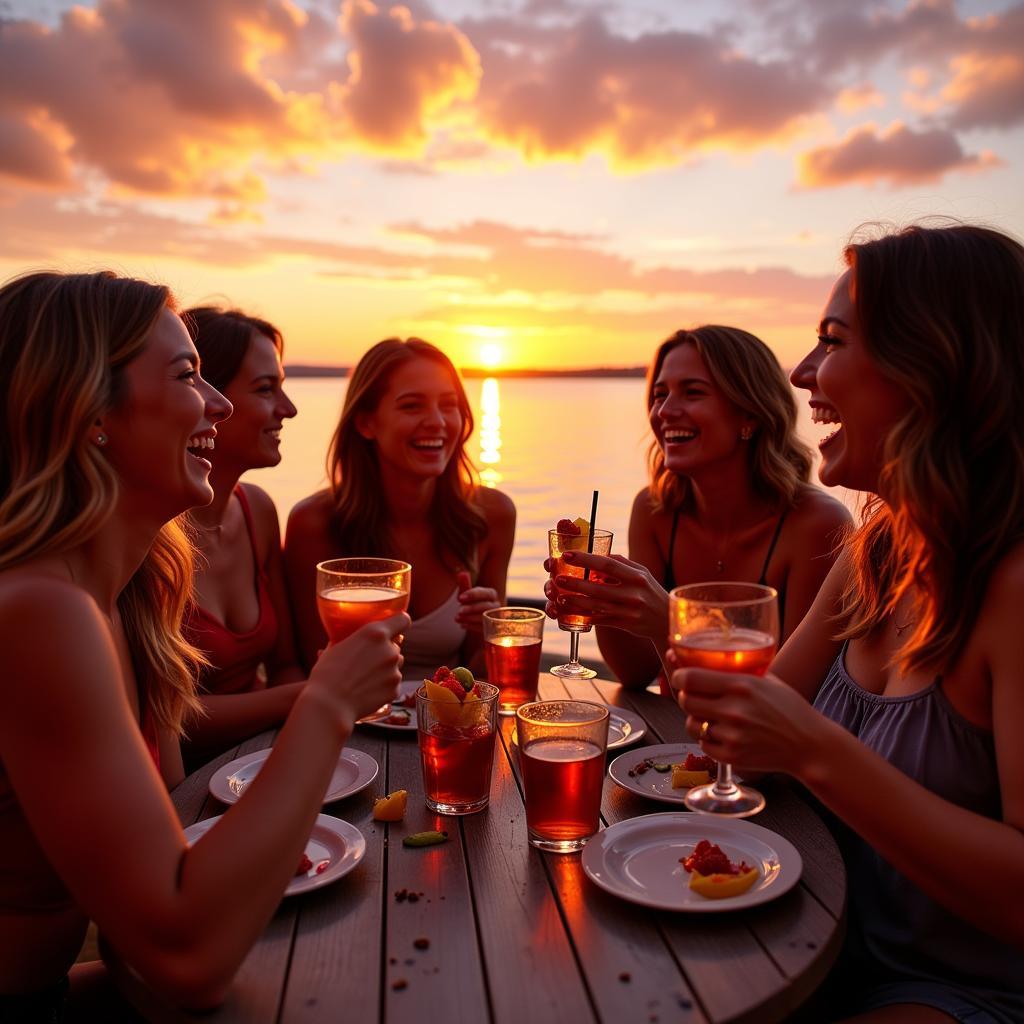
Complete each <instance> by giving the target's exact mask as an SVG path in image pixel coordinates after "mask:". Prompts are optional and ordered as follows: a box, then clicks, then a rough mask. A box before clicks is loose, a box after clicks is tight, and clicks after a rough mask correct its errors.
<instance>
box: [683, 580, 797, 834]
mask: <svg viewBox="0 0 1024 1024" xmlns="http://www.w3.org/2000/svg"><path fill="white" fill-rule="evenodd" d="M668 642H669V644H670V646H671V647H672V651H673V652H674V654H675V656H676V660H677V662H678V663H679V666H680V667H681V668H710V669H715V670H716V671H718V672H743V673H747V674H749V675H755V676H763V675H764V674H765V672H767V671H768V666H769V665H770V664H771V662H772V658H774V657H775V648H776V647H777V645H778V642H779V602H778V594H777V593H776V592H775V591H774V590H773V589H772V588H771V587H764V586H761V584H759V583H691V584H688V585H687V586H685V587H676V589H675V590H673V591H672V593H671V594H670V595H669V603H668ZM686 806H687V807H689V808H690V810H692V811H701V812H703V813H705V814H721V815H725V816H727V817H731V818H748V817H750V815H752V814H757V812H758V811H761V810H763V809H764V797H763V796H762V795H761V794H760V793H759V792H758V791H757V790H756V789H751V788H750V787H749V786H741V785H739V784H738V783H737V782H736V781H735V780H734V779H733V777H732V766H731V765H728V764H723V763H722V762H719V764H718V777H717V778H716V779H715V781H714V782H710V783H708V784H707V785H705V786H695V787H694V788H693V789H691V790H690V791H689V793H687V794H686Z"/></svg>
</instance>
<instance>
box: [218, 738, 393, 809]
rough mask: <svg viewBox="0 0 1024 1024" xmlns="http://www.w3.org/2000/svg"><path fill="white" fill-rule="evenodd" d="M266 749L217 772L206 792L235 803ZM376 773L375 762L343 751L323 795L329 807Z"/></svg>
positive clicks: (256, 769)
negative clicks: (208, 791)
mask: <svg viewBox="0 0 1024 1024" xmlns="http://www.w3.org/2000/svg"><path fill="white" fill-rule="evenodd" d="M269 756H270V749H269V748H268V749H267V750H257V751H255V752H254V753H252V754H243V755H242V756H241V757H236V758H235V760H234V761H229V762H228V763H227V764H226V765H224V766H223V767H222V768H220V769H218V771H216V772H215V773H214V774H213V776H212V777H211V779H210V792H211V793H212V794H213V795H214V796H215V797H216V798H217V799H218V800H219V801H220V802H221V803H223V804H233V803H237V801H238V798H239V797H240V796H241V795H242V793H243V792H244V791H245V788H246V786H248V785H249V783H250V782H252V780H253V779H254V778H256V776H257V775H258V774H259V770H260V769H261V768H262V767H263V762H264V761H266V759H267V758H268V757H269ZM379 771H380V768H379V766H378V765H377V762H376V761H375V760H374V759H373V758H372V757H370V755H369V754H364V753H363V752H362V751H361V750H348V749H346V750H343V751H342V752H341V757H339V758H338V764H337V767H336V768H335V769H334V774H333V775H332V776H331V781H330V783H329V785H328V786H327V792H326V793H325V794H324V803H325V804H329V803H332V802H333V801H335V800H340V799H341V798H342V797H346V796H351V795H352V794H353V793H358V792H359V791H360V790H361V789H365V788H366V787H367V786H368V785H369V784H370V783H371V782H373V780H374V779H375V778H377V772H379Z"/></svg>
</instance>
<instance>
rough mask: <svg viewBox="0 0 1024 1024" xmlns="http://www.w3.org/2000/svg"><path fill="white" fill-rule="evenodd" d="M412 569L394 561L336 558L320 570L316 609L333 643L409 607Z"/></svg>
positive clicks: (317, 581)
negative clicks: (370, 623) (369, 623)
mask: <svg viewBox="0 0 1024 1024" xmlns="http://www.w3.org/2000/svg"><path fill="white" fill-rule="evenodd" d="M411 583H412V566H411V565H410V564H409V563H408V562H399V561H396V560H395V559H393V558H332V559H331V560H330V561H328V562H320V563H319V565H317V567H316V607H317V611H319V612H320V621H321V622H322V623H323V624H324V629H326V630H327V636H328V637H329V638H330V641H331V643H332V644H337V643H340V642H341V641H342V640H344V639H345V638H346V637H348V636H350V635H351V634H352V633H354V632H355V631H356V630H357V629H359V627H360V626H365V625H366V624H367V623H368V622H376V621H377V620H378V619H386V618H388V616H390V615H394V614H395V613H396V612H404V611H405V610H406V608H408V607H409V588H410V585H411Z"/></svg>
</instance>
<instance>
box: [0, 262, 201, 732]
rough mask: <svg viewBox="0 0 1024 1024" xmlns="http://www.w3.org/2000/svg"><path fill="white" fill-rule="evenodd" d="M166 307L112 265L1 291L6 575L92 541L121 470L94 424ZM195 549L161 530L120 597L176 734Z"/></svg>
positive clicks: (197, 659)
mask: <svg viewBox="0 0 1024 1024" xmlns="http://www.w3.org/2000/svg"><path fill="white" fill-rule="evenodd" d="M165 308H173V304H172V299H171V297H170V294H169V292H168V290H167V289H166V288H163V287H160V286H158V285H152V284H148V283H146V282H144V281H137V280H133V279H131V278H121V277H116V276H115V275H114V274H112V273H109V272H101V273H96V274H57V273H35V274H27V275H25V276H23V277H20V278H16V279H14V280H13V281H11V282H9V283H8V284H6V285H5V286H3V287H2V288H0V365H2V366H3V367H4V371H5V372H4V374H3V375H0V416H2V421H0V571H3V570H5V569H10V568H13V567H15V566H18V565H21V564H22V563H24V562H26V561H28V560H30V559H33V558H40V557H45V556H48V555H53V554H59V553H60V552H62V551H66V550H68V549H70V548H73V547H76V546H77V545H80V544H82V543H84V542H85V541H87V540H89V538H91V537H93V536H94V535H95V534H96V533H97V532H98V531H99V529H100V528H101V527H102V526H103V524H104V522H106V520H107V519H108V517H109V516H110V515H111V513H112V511H113V508H114V504H115V502H116V499H117V494H118V478H117V474H116V473H115V471H114V470H113V469H112V468H111V466H110V464H109V462H108V461H107V459H106V458H105V457H104V456H103V454H102V452H101V450H100V449H98V448H97V447H96V446H95V445H94V444H92V443H91V441H90V440H89V429H90V427H91V426H92V424H93V423H94V422H95V421H96V419H97V418H98V417H100V416H101V415H102V414H103V413H104V411H106V410H107V409H110V408H112V407H115V406H116V405H117V403H118V401H119V399H120V398H121V397H122V389H123V378H122V371H123V370H124V368H125V367H126V366H127V365H128V363H130V362H131V361H132V360H133V359H134V358H135V357H136V356H137V355H138V354H139V353H140V352H141V351H142V349H143V346H144V345H145V342H146V338H147V336H148V335H149V333H150V331H151V330H152V329H153V327H154V325H155V324H156V321H157V319H158V318H159V316H160V314H161V312H162V311H163V310H164V309H165ZM191 585H192V545H191V543H190V542H189V540H188V538H187V537H186V536H185V533H184V531H183V530H182V528H181V526H180V525H179V524H178V523H177V522H171V523H168V524H166V525H165V526H164V527H163V529H161V531H160V532H159V533H158V535H157V537H156V539H155V541H154V542H153V546H152V548H151V549H150V551H149V553H148V554H147V556H146V558H145V560H144V562H143V564H142V565H141V566H140V567H139V569H138V570H137V571H136V573H135V574H134V576H133V577H132V578H131V580H130V581H129V582H128V585H127V586H126V587H125V588H124V590H123V591H122V592H121V594H120V595H119V596H118V610H119V612H120V614H121V618H122V620H123V622H124V628H125V633H126V635H127V638H128V643H129V646H130V648H131V653H132V659H133V662H134V664H135V668H136V672H137V673H138V675H139V683H140V686H142V687H143V689H144V692H145V701H146V705H147V707H148V709H149V711H150V712H151V713H152V715H153V717H154V718H155V719H156V721H157V722H158V723H160V724H161V725H163V726H166V727H168V728H170V729H172V730H174V731H176V732H181V724H182V721H183V719H184V717H185V715H186V714H187V713H189V712H190V711H193V710H195V709H197V708H198V707H199V703H198V700H197V698H196V695H195V677H196V671H197V669H198V666H199V665H200V664H202V661H203V659H202V656H201V655H200V654H199V653H198V652H197V651H196V650H195V649H194V648H192V647H191V646H190V645H189V644H188V643H186V641H185V640H184V639H183V638H182V636H181V616H182V612H183V610H184V606H185V602H186V601H187V600H188V598H189V596H190V593H191Z"/></svg>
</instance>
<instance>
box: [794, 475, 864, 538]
mask: <svg viewBox="0 0 1024 1024" xmlns="http://www.w3.org/2000/svg"><path fill="white" fill-rule="evenodd" d="M790 519H791V520H792V522H793V523H794V524H796V525H797V526H799V528H800V529H801V531H803V530H812V529H813V530H821V531H826V530H837V529H840V528H844V527H849V526H852V525H853V516H851V515H850V510H849V509H848V508H847V507H846V506H845V505H844V504H843V503H842V502H841V501H839V500H838V499H837V498H833V497H832V495H831V494H826V493H825V492H824V491H823V490H821V488H819V487H814V486H812V485H811V484H805V485H804V486H803V487H801V489H800V491H799V492H798V493H797V496H796V501H795V502H794V503H793V508H792V511H791V512H790Z"/></svg>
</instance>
